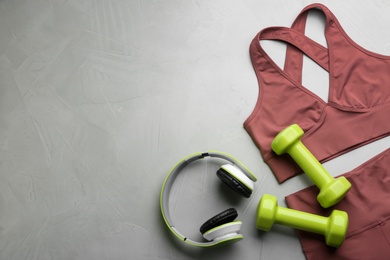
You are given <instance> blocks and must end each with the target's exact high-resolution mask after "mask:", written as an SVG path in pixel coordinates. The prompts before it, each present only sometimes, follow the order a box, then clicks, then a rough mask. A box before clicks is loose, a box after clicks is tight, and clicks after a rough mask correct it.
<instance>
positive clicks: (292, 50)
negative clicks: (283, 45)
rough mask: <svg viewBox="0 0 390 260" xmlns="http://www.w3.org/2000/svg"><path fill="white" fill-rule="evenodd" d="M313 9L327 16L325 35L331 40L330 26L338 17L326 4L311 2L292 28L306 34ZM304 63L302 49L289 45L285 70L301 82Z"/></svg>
mask: <svg viewBox="0 0 390 260" xmlns="http://www.w3.org/2000/svg"><path fill="white" fill-rule="evenodd" d="M313 9H318V10H320V11H322V12H323V13H324V15H325V17H326V22H325V37H326V39H327V41H329V37H327V34H328V31H329V27H330V26H332V25H333V23H334V21H335V20H336V18H335V16H334V15H333V13H332V12H331V11H330V10H329V9H328V8H327V7H326V6H324V5H322V4H311V5H309V6H307V7H305V8H304V9H303V10H302V11H301V12H300V14H299V15H298V16H297V18H296V19H295V21H294V22H293V24H292V25H291V28H292V29H293V30H295V31H297V32H300V33H302V34H305V28H306V21H307V16H308V14H309V11H310V10H313ZM302 65H303V53H302V51H300V50H299V49H298V48H297V47H296V46H293V45H288V46H287V50H286V60H285V64H284V71H285V72H286V73H287V74H289V75H290V76H291V77H292V78H293V79H295V80H296V81H298V82H299V83H302Z"/></svg>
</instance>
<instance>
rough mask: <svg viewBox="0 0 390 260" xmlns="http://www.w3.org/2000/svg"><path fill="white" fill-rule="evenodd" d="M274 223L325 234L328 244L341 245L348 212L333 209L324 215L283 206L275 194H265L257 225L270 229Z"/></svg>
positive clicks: (260, 227)
mask: <svg viewBox="0 0 390 260" xmlns="http://www.w3.org/2000/svg"><path fill="white" fill-rule="evenodd" d="M274 223H276V224H280V225H284V226H289V227H292V228H295V229H300V230H305V231H309V232H313V233H317V234H321V235H324V236H325V241H326V244H327V245H328V246H333V247H339V246H341V244H342V243H343V241H344V239H345V235H346V233H347V228H348V214H347V213H346V212H345V211H340V210H333V211H332V213H331V214H330V216H329V217H322V216H319V215H315V214H311V213H306V212H302V211H298V210H294V209H288V208H283V207H280V206H278V202H277V199H276V197H275V196H272V195H268V194H264V195H263V197H262V198H261V200H260V202H259V205H258V206H257V219H256V227H257V228H258V229H260V230H264V231H269V230H270V229H271V227H272V225H273V224H274Z"/></svg>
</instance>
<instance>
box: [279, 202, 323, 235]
mask: <svg viewBox="0 0 390 260" xmlns="http://www.w3.org/2000/svg"><path fill="white" fill-rule="evenodd" d="M328 219H329V218H328V217H323V216H318V215H314V214H311V213H306V212H302V211H298V210H294V209H289V208H283V207H279V206H278V209H277V212H276V214H275V222H276V223H278V224H281V225H284V226H289V227H292V228H295V229H301V230H305V231H310V232H313V233H317V234H321V235H325V231H326V230H327V225H328Z"/></svg>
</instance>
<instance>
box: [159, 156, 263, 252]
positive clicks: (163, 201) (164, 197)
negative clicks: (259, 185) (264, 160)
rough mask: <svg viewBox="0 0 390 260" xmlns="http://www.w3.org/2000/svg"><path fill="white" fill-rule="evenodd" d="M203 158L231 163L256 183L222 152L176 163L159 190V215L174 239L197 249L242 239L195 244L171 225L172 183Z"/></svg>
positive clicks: (238, 163)
mask: <svg viewBox="0 0 390 260" xmlns="http://www.w3.org/2000/svg"><path fill="white" fill-rule="evenodd" d="M205 157H216V158H221V159H224V160H226V161H229V162H230V163H232V164H233V165H235V166H236V167H238V168H239V169H240V170H242V172H243V173H244V174H245V175H246V176H247V177H248V178H249V179H251V180H252V181H257V178H256V176H255V175H254V174H253V173H252V172H251V171H250V170H249V169H248V168H247V167H245V165H243V164H242V163H241V162H240V161H239V160H237V159H236V158H234V157H233V156H231V155H229V154H227V153H223V152H219V151H214V150H211V151H207V152H203V153H201V152H197V153H193V154H191V155H189V156H187V157H185V158H183V159H182V160H181V161H179V162H178V163H176V165H175V166H174V167H173V168H172V169H171V170H170V172H169V173H168V175H167V177H166V178H165V180H164V183H163V185H162V188H161V193H160V210H161V214H162V216H163V218H164V221H165V224H166V225H167V226H168V228H169V229H170V230H171V232H172V233H173V234H174V235H175V236H176V237H178V238H179V239H180V240H182V241H183V242H186V243H188V244H190V245H193V246H198V247H211V246H214V245H217V244H220V243H226V242H229V241H233V240H236V239H242V235H237V236H234V237H231V238H228V239H224V240H218V241H210V242H197V241H194V240H191V239H189V238H187V237H186V236H184V235H183V234H181V233H180V232H179V230H177V228H176V227H175V225H174V224H173V223H172V219H171V216H170V212H169V206H168V205H169V194H170V191H171V189H172V186H173V183H174V181H175V179H176V177H177V176H178V175H179V173H180V172H181V171H182V170H183V169H184V168H185V167H186V166H187V165H189V164H190V163H192V162H194V161H197V160H200V159H203V158H205Z"/></svg>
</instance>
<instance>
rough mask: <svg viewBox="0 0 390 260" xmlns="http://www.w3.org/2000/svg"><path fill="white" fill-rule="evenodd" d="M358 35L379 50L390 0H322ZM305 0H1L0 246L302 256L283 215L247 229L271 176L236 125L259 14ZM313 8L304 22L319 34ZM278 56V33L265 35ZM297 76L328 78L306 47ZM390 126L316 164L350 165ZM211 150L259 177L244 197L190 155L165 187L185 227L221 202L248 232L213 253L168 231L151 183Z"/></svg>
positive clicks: (28, 254)
mask: <svg viewBox="0 0 390 260" xmlns="http://www.w3.org/2000/svg"><path fill="white" fill-rule="evenodd" d="M320 2H322V3H324V4H325V5H327V6H328V7H329V8H330V9H331V10H332V11H333V12H334V14H335V15H336V16H337V17H338V19H339V21H340V23H341V24H342V26H343V27H344V29H345V30H346V32H347V33H348V34H349V35H350V36H351V38H352V39H354V40H355V41H356V42H357V43H359V44H360V45H361V46H363V47H365V48H367V49H369V50H371V51H374V52H378V53H381V54H387V55H390V31H389V24H390V16H389V15H388V14H389V13H390V2H389V1H384V0H382V1H379V0H376V1H320ZM310 3H311V1H282V0H274V1H265V0H237V1H230V0H229V1H226V0H223V1H222V0H216V1H206V0H153V1H152V0H145V1H141V0H140V1H136V0H127V1H126V0H112V1H105V0H90V1H77V0H35V1H26V0H9V1H7V0H0V35H1V36H0V99H1V102H0V259H7V260H11V259H15V260H19V259H287V258H288V259H304V255H303V253H302V251H301V247H300V243H299V241H298V239H297V237H296V236H295V232H294V231H293V230H292V229H290V228H285V227H280V226H278V227H274V228H273V230H272V231H270V232H268V233H265V232H260V231H257V230H256V228H255V210H256V206H257V202H258V201H259V199H260V197H261V195H262V194H264V193H271V194H274V195H276V196H278V199H279V203H280V204H281V205H282V206H283V205H285V203H284V196H286V195H288V194H290V193H292V192H294V191H297V190H300V189H302V188H304V187H306V186H309V185H311V182H310V180H308V179H307V178H306V177H305V176H299V177H296V178H293V179H291V180H289V181H287V182H285V183H284V184H282V185H279V184H278V183H277V182H276V180H275V178H274V177H273V175H272V173H271V171H270V169H269V168H268V167H267V166H266V165H265V164H264V163H263V161H262V158H261V156H260V154H259V151H258V149H257V148H256V147H255V145H254V144H253V142H252V141H251V139H250V137H249V135H248V134H247V133H246V132H245V130H244V129H243V126H242V124H243V122H244V120H245V119H246V118H247V117H248V116H249V114H250V113H251V111H252V109H253V108H254V106H255V103H256V100H257V94H258V85H257V80H256V77H255V74H254V72H253V69H252V65H251V63H250V60H249V53H248V49H249V44H250V42H251V40H252V39H253V37H254V36H255V35H256V33H257V32H258V31H259V30H261V29H263V28H264V27H267V26H274V25H275V26H276V25H282V26H289V25H290V24H291V23H292V21H293V19H294V18H295V17H296V15H297V14H298V13H299V12H300V10H301V9H302V8H303V7H305V6H306V5H308V4H310ZM323 22H324V18H323V17H322V16H321V15H320V14H319V13H318V14H317V13H316V12H314V13H312V14H310V15H309V22H308V23H309V24H308V28H307V34H308V35H309V36H310V37H312V38H314V39H316V40H317V41H318V42H320V43H321V44H323V45H325V44H326V43H325V40H324V36H323V27H324V24H323ZM262 44H263V45H264V47H265V48H266V50H267V51H268V52H269V54H270V55H271V57H272V58H273V59H274V60H275V61H276V62H277V63H278V64H283V59H284V49H285V46H284V45H283V44H280V43H276V42H269V41H265V42H264V43H262ZM303 83H304V85H305V86H307V88H308V89H310V90H311V91H313V92H315V93H317V94H318V95H319V96H321V97H322V98H323V99H324V100H326V99H327V93H328V75H327V73H326V72H325V71H323V70H322V69H321V68H319V67H318V66H317V65H315V64H314V63H313V62H312V61H310V60H308V59H305V64H304V73H303ZM389 144H390V141H389V138H384V139H382V140H380V141H377V142H375V143H372V144H370V145H367V146H365V147H362V148H360V149H358V150H355V151H352V152H350V153H348V154H346V155H343V156H342V157H339V158H337V159H334V160H332V161H330V162H328V163H326V164H325V167H326V168H327V169H328V170H329V171H330V172H331V173H332V174H333V175H338V174H341V173H344V172H345V171H349V170H351V169H353V168H354V167H356V166H357V165H359V164H361V163H362V162H364V161H366V160H368V159H369V158H371V157H372V156H374V155H376V154H378V153H379V152H380V151H382V150H384V149H385V148H387V147H388V146H389ZM209 149H216V150H221V151H224V152H228V153H230V154H232V155H234V156H235V157H236V158H238V159H240V160H241V161H242V162H243V163H244V164H245V165H246V166H247V167H248V168H249V169H251V170H252V171H253V172H254V173H255V174H256V175H257V177H258V178H259V181H258V182H257V183H256V189H255V192H254V194H253V195H252V197H251V198H250V199H241V198H239V197H238V196H236V195H235V194H232V193H231V192H230V191H229V190H228V189H227V188H226V187H225V186H223V185H222V184H221V183H220V181H219V180H218V179H217V178H216V177H215V174H214V172H215V171H216V169H218V166H219V164H218V163H217V162H211V161H210V162H209V161H205V162H200V163H198V164H196V165H192V166H191V167H189V168H188V169H187V171H186V172H185V173H184V174H183V175H181V176H180V178H179V179H178V180H177V182H176V183H175V184H177V185H175V186H174V189H173V190H172V205H171V212H172V216H173V218H174V219H175V223H176V224H177V226H178V227H179V228H180V230H181V231H182V232H183V233H185V234H188V236H189V237H192V238H195V239H200V234H199V232H198V228H199V226H200V225H201V224H202V223H203V222H204V221H205V220H206V219H208V218H209V217H211V216H213V215H214V214H216V213H218V212H219V211H222V210H224V209H226V208H228V207H231V206H233V207H236V208H237V210H238V212H239V218H240V219H241V220H242V221H243V228H242V233H243V234H244V236H245V238H244V240H242V241H240V242H239V243H237V244H234V245H232V246H228V247H223V248H222V247H221V248H215V249H214V248H213V249H209V250H205V249H198V248H191V247H189V246H186V245H184V244H183V243H181V242H180V241H179V240H178V239H176V238H175V237H174V236H173V235H172V234H170V233H169V232H168V229H167V227H166V226H165V224H164V222H163V220H162V217H161V214H160V210H159V193H160V188H161V185H162V183H163V180H164V178H165V176H166V175H167V173H168V172H169V170H170V169H171V167H172V166H173V165H174V164H175V163H176V162H178V161H179V160H180V159H182V158H183V157H184V156H186V155H188V154H191V153H193V152H196V151H205V150H209Z"/></svg>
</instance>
